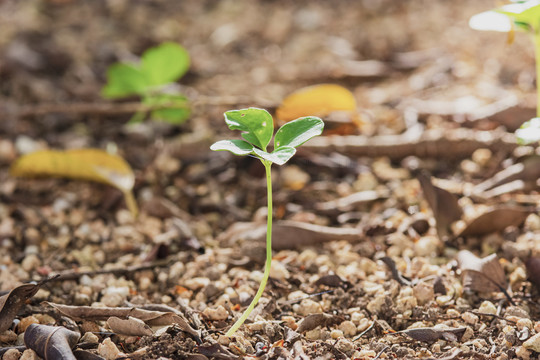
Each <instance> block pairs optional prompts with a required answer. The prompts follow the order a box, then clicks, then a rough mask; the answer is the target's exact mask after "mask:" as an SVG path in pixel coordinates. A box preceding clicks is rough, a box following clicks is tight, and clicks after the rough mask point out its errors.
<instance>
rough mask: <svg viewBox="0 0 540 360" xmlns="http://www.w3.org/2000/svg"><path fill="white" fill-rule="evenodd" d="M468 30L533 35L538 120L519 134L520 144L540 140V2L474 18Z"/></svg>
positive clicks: (523, 3)
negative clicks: (519, 32)
mask: <svg viewBox="0 0 540 360" xmlns="http://www.w3.org/2000/svg"><path fill="white" fill-rule="evenodd" d="M469 26H470V27H471V28H473V29H475V30H491V31H500V32H507V33H509V40H512V38H513V35H514V31H515V30H520V31H525V32H527V33H529V34H531V38H532V41H533V44H534V48H535V57H536V91H537V100H536V117H535V118H533V119H531V120H530V121H527V122H525V123H524V124H523V125H522V126H521V128H520V129H518V130H517V131H516V136H517V138H518V142H520V143H522V144H529V143H532V142H536V141H539V140H540V86H539V81H540V0H527V1H519V0H517V1H513V3H512V4H508V5H504V6H501V7H500V8H497V9H493V10H490V11H485V12H483V13H480V14H476V15H474V16H473V17H472V18H471V19H470V21H469Z"/></svg>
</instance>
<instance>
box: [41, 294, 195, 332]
mask: <svg viewBox="0 0 540 360" xmlns="http://www.w3.org/2000/svg"><path fill="white" fill-rule="evenodd" d="M47 304H48V305H50V306H52V307H53V308H55V309H56V310H58V311H59V312H60V313H62V314H63V315H65V316H67V317H70V318H72V319H73V320H90V321H100V320H107V319H109V318H110V317H112V316H115V317H118V318H122V319H128V318H129V317H134V318H137V319H140V320H142V321H144V322H145V323H146V324H148V325H150V326H164V325H172V324H176V325H178V326H179V327H180V329H182V331H184V332H186V333H188V334H190V335H191V336H193V337H194V338H195V339H197V340H200V335H199V332H198V331H197V330H195V329H193V328H192V327H191V325H189V323H188V322H187V321H186V320H185V319H183V318H182V317H181V316H180V315H178V314H175V313H173V312H163V311H151V310H143V309H138V308H134V307H115V308H113V307H91V306H71V305H61V304H55V303H50V302H47Z"/></svg>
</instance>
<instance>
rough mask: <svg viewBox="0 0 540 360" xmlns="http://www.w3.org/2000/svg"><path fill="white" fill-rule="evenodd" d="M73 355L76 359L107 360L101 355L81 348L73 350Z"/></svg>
mask: <svg viewBox="0 0 540 360" xmlns="http://www.w3.org/2000/svg"><path fill="white" fill-rule="evenodd" d="M73 355H75V357H76V358H77V360H107V359H105V358H104V357H103V356H99V355H98V354H94V353H91V352H90V351H86V350H81V349H76V350H73Z"/></svg>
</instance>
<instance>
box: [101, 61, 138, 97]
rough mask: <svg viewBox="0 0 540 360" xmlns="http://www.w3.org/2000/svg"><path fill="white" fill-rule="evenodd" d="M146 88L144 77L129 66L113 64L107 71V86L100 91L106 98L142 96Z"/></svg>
mask: <svg viewBox="0 0 540 360" xmlns="http://www.w3.org/2000/svg"><path fill="white" fill-rule="evenodd" d="M147 87H148V84H147V82H146V78H145V76H144V75H143V74H142V73H141V72H140V71H139V69H137V68H135V67H134V66H132V65H130V64H113V65H111V66H110V67H109V69H108V70H107V85H105V87H104V88H103V90H102V95H103V96H104V97H106V98H109V99H111V98H118V97H124V96H129V95H137V94H138V95H140V94H143V93H144V92H145V90H146V88H147Z"/></svg>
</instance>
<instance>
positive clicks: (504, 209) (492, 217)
mask: <svg viewBox="0 0 540 360" xmlns="http://www.w3.org/2000/svg"><path fill="white" fill-rule="evenodd" d="M532 212H533V209H531V208H525V207H518V206H499V207H494V208H492V209H490V210H488V211H487V212H485V213H483V214H482V215H480V216H478V217H477V218H476V219H474V220H472V221H471V222H470V223H469V224H468V225H467V226H466V227H465V229H463V231H461V233H460V234H459V236H481V235H486V234H490V233H494V232H499V231H503V230H504V229H506V228H507V227H508V226H520V225H521V224H523V222H524V221H525V219H526V218H527V217H528V216H529V215H530V214H531V213H532Z"/></svg>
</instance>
